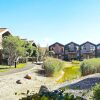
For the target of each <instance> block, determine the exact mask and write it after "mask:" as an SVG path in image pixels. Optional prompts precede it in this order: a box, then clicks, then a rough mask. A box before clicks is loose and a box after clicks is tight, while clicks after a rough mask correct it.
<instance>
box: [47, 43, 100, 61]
mask: <svg viewBox="0 0 100 100" xmlns="http://www.w3.org/2000/svg"><path fill="white" fill-rule="evenodd" d="M49 51H54V52H55V57H57V58H60V59H62V60H63V59H64V60H69V61H70V60H83V59H89V58H95V57H100V44H97V45H96V44H93V43H91V42H89V41H87V42H85V43H83V44H81V45H79V44H77V43H74V42H70V43H68V44H66V45H63V44H60V43H58V42H56V43H54V44H52V45H50V46H49Z"/></svg>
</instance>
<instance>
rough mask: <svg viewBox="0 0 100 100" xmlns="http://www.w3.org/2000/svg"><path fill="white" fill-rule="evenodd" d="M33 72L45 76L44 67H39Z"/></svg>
mask: <svg viewBox="0 0 100 100" xmlns="http://www.w3.org/2000/svg"><path fill="white" fill-rule="evenodd" d="M35 73H37V74H38V75H39V76H44V77H45V76H46V74H45V70H44V69H40V70H38V71H35Z"/></svg>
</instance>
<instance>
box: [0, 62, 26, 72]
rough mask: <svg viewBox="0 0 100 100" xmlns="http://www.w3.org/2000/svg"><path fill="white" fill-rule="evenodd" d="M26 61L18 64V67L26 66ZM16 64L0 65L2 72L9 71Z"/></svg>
mask: <svg viewBox="0 0 100 100" xmlns="http://www.w3.org/2000/svg"><path fill="white" fill-rule="evenodd" d="M25 65H26V63H20V64H17V66H16V69H18V68H23V67H25ZM14 68H15V66H7V65H0V72H5V71H9V70H10V69H14Z"/></svg>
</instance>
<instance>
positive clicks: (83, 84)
mask: <svg viewBox="0 0 100 100" xmlns="http://www.w3.org/2000/svg"><path fill="white" fill-rule="evenodd" d="M96 83H100V73H97V74H93V75H88V76H85V77H82V78H80V79H76V80H73V81H66V82H64V83H63V84H60V85H59V88H62V87H66V90H65V93H66V92H67V93H72V94H74V95H76V96H81V97H83V98H84V100H89V98H90V96H91V95H92V92H91V90H90V89H91V88H92V87H93V86H94V85H95V84H96Z"/></svg>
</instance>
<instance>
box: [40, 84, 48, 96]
mask: <svg viewBox="0 0 100 100" xmlns="http://www.w3.org/2000/svg"><path fill="white" fill-rule="evenodd" d="M44 92H45V93H46V92H49V89H48V88H47V87H46V86H44V85H42V86H41V87H40V90H39V94H40V95H41V94H42V93H44Z"/></svg>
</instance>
